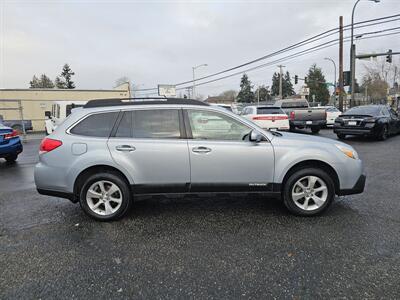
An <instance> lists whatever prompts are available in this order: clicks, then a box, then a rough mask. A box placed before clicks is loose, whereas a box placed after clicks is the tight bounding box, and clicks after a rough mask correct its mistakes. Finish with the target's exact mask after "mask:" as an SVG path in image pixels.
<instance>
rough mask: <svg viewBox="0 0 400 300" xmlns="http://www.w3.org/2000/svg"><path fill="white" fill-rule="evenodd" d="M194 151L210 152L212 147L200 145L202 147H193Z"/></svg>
mask: <svg viewBox="0 0 400 300" xmlns="http://www.w3.org/2000/svg"><path fill="white" fill-rule="evenodd" d="M192 151H193V152H196V153H208V152H211V149H210V148H207V147H203V146H200V147H194V148H192Z"/></svg>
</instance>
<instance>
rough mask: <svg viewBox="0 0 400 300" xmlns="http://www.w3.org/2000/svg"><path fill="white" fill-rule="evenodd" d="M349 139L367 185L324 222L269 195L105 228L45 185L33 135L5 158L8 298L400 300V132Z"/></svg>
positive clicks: (152, 207) (185, 203)
mask: <svg viewBox="0 0 400 300" xmlns="http://www.w3.org/2000/svg"><path fill="white" fill-rule="evenodd" d="M320 135H322V136H328V137H331V138H335V136H334V135H333V134H332V132H331V131H330V130H323V131H321V134H320ZM346 142H347V143H349V144H351V145H353V146H354V147H355V148H356V150H357V151H358V152H359V154H360V156H361V158H362V159H363V161H364V164H365V173H366V174H367V186H366V190H365V192H364V194H362V195H354V196H346V197H340V198H337V199H336V201H335V202H334V203H333V205H332V207H331V209H330V210H329V211H328V212H327V213H326V214H324V215H323V216H320V217H313V218H301V217H294V216H292V215H290V214H289V213H288V212H287V211H286V210H285V208H284V207H283V205H282V204H281V202H280V201H279V200H270V199H264V198H263V197H260V196H247V197H246V196H240V197H238V196H235V197H228V196H220V197H204V196H202V197H182V198H163V197H157V198H149V199H146V200H145V201H141V202H138V203H136V204H135V205H134V208H133V210H132V211H131V213H130V214H129V215H128V216H127V217H125V218H124V219H122V220H120V221H118V222H112V223H99V222H96V221H93V220H91V219H89V218H88V217H86V216H85V215H84V213H83V212H82V211H81V210H80V208H79V205H74V204H72V203H70V202H69V201H68V200H64V199H57V198H51V197H45V196H41V195H39V194H38V193H37V192H36V190H35V187H34V182H33V166H34V164H35V162H36V161H37V149H38V145H39V141H38V140H31V141H28V142H27V143H26V144H25V145H24V147H25V148H24V152H23V154H22V155H21V156H20V158H19V159H18V162H17V163H16V164H14V165H8V164H6V163H5V161H3V160H1V161H0V299H16V298H20V299H32V298H36V299H37V298H42V299H47V298H59V299H61V298H69V299H71V298H88V299H89V298H98V297H101V298H178V297H179V298H217V299H221V298H230V299H231V298H265V297H268V298H270V297H274V298H295V299H302V298H303V299H304V298H328V297H329V298H387V299H396V298H397V299H399V298H400V288H399V286H400V171H399V170H400V159H399V156H400V151H399V150H400V135H399V136H396V137H392V138H390V139H389V140H387V141H385V142H376V141H373V140H370V139H359V138H357V139H356V138H353V139H348V140H347V141H346Z"/></svg>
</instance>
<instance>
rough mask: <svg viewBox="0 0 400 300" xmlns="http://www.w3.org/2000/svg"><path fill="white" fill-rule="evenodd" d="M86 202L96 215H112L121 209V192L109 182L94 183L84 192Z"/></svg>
mask: <svg viewBox="0 0 400 300" xmlns="http://www.w3.org/2000/svg"><path fill="white" fill-rule="evenodd" d="M86 202H87V204H88V206H89V208H90V209H91V210H92V211H93V212H95V213H96V214H99V215H102V216H108V215H112V214H113V213H115V212H116V211H118V209H119V208H120V207H121V204H122V192H121V189H120V188H119V187H118V186H117V185H116V184H115V183H113V182H111V181H107V180H100V181H96V182H95V183H93V184H92V185H91V186H90V187H89V189H88V190H87V192H86Z"/></svg>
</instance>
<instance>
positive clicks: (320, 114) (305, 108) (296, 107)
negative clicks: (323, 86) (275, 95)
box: [274, 99, 326, 133]
mask: <svg viewBox="0 0 400 300" xmlns="http://www.w3.org/2000/svg"><path fill="white" fill-rule="evenodd" d="M274 106H277V107H280V108H282V109H283V111H284V112H285V113H286V114H287V115H288V116H289V124H290V130H291V131H293V130H295V129H296V128H300V129H303V128H310V129H311V131H312V133H318V132H319V131H320V130H321V128H322V127H324V126H326V112H324V111H322V110H317V109H313V108H311V107H310V106H309V104H308V102H307V100H301V99H283V100H278V101H276V102H275V104H274Z"/></svg>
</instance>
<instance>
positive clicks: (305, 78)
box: [304, 76, 307, 84]
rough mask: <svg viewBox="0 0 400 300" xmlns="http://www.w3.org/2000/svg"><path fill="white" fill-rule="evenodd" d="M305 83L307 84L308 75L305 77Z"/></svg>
mask: <svg viewBox="0 0 400 300" xmlns="http://www.w3.org/2000/svg"><path fill="white" fill-rule="evenodd" d="M304 83H305V84H307V76H306V77H304Z"/></svg>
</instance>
